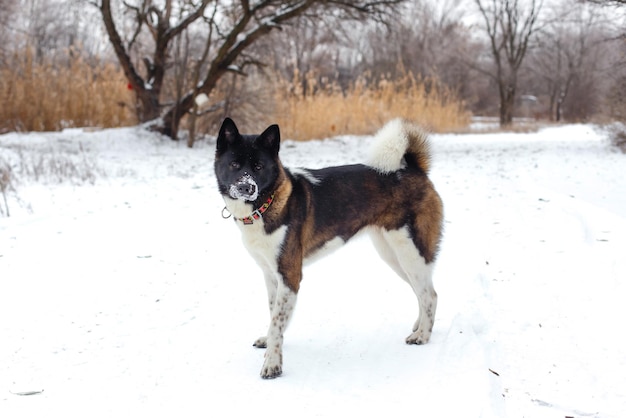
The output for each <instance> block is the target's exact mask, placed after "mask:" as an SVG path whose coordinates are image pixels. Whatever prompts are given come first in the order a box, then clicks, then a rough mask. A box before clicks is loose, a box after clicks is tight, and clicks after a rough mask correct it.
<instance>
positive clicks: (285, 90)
mask: <svg viewBox="0 0 626 418" xmlns="http://www.w3.org/2000/svg"><path fill="white" fill-rule="evenodd" d="M304 3H306V4H307V6H306V7H303V6H302V4H304ZM0 10H1V12H0V133H4V132H9V131H52V130H61V129H65V128H69V127H102V128H106V127H116V126H127V125H134V124H138V123H144V122H148V121H151V120H155V119H159V120H160V121H159V122H155V123H157V124H160V127H159V130H160V131H161V132H163V133H165V134H167V135H169V136H171V137H172V138H178V136H179V132H182V131H184V132H186V133H188V135H189V136H190V137H191V139H189V144H190V145H191V144H192V143H193V138H194V137H195V135H198V134H204V133H208V134H212V135H214V134H215V131H216V129H217V126H218V125H219V122H220V121H221V120H222V118H223V117H224V116H226V115H228V116H232V117H234V118H236V119H237V120H238V124H241V126H242V128H243V129H242V130H246V131H247V130H258V129H260V128H262V127H264V126H265V125H267V124H269V123H279V124H280V125H281V128H282V129H283V131H284V132H285V135H286V136H288V137H290V138H294V139H310V138H325V137H329V136H334V135H340V134H347V133H350V134H367V133H372V132H373V131H375V130H376V129H377V128H378V127H380V126H381V124H382V123H384V122H385V121H387V120H388V119H390V118H393V117H405V118H408V119H412V120H415V121H417V122H420V123H422V124H424V125H426V126H427V127H428V128H429V129H431V130H433V131H436V132H459V131H463V130H464V129H466V128H467V126H468V124H469V122H470V120H471V117H472V116H492V117H496V118H497V119H498V120H499V121H500V124H501V125H502V126H507V125H510V124H511V122H512V120H513V117H515V118H525V120H538V121H553V122H558V121H568V122H572V121H596V122H603V121H612V120H622V121H623V120H624V118H625V116H626V103H625V100H626V65H625V64H626V40H625V39H626V35H625V34H626V30H625V29H624V28H625V27H626V24H625V22H626V21H625V20H624V12H626V5H624V4H623V2H622V1H620V0H616V1H612V0H609V1H601V0H599V1H575V0H552V1H550V0H544V1H543V2H542V1H539V0H528V1H522V0H519V1H517V0H447V1H434V0H412V1H400V0H390V1H376V2H368V1H364V0H359V1H336V2H332V3H329V2H326V1H313V2H302V1H300V2H299V1H282V2H278V1H267V0H264V1H253V0H249V1H245V0H242V1H239V0H193V1H192V0H162V1H157V0H134V1H133V0H128V1H118V0H112V1H109V0H69V1H55V0H0ZM116 34H117V38H116Z"/></svg>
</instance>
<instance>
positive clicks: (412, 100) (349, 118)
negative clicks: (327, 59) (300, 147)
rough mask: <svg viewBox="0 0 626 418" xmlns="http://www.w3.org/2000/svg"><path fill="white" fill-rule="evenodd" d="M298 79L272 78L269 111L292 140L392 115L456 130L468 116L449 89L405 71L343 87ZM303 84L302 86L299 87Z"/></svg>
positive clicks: (371, 124)
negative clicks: (273, 93) (394, 77)
mask: <svg viewBox="0 0 626 418" xmlns="http://www.w3.org/2000/svg"><path fill="white" fill-rule="evenodd" d="M302 81H303V80H302V78H301V77H300V76H299V75H297V74H296V76H295V77H294V80H292V81H291V82H290V83H285V82H279V83H278V84H279V88H278V89H277V98H276V108H275V112H274V120H275V121H276V122H277V123H278V124H279V125H280V126H281V129H282V130H283V131H284V132H285V133H286V136H288V137H289V138H292V139H296V140H307V139H315V138H327V137H331V136H335V135H343V134H354V135H364V134H371V133H373V132H375V131H376V130H378V129H379V128H380V127H381V126H382V125H383V124H384V123H385V122H387V121H389V120H390V119H393V118H397V117H402V118H405V119H408V120H411V121H414V122H417V123H419V124H421V125H422V126H424V127H425V128H426V129H428V130H430V131H432V132H454V131H458V130H460V129H463V128H465V127H467V126H468V124H469V122H470V116H471V115H470V113H469V112H467V111H466V110H465V109H464V105H463V103H462V102H461V101H460V100H459V99H458V98H457V96H456V95H455V94H454V92H453V91H451V90H450V89H448V88H446V87H445V86H442V85H440V84H439V83H438V82H437V81H436V80H432V79H428V80H421V79H418V78H416V77H414V76H413V75H412V74H410V73H407V74H405V76H404V77H403V78H401V79H399V80H393V81H390V80H382V81H380V82H378V83H368V82H366V77H362V78H361V79H359V80H358V81H357V82H356V83H354V84H353V85H352V86H350V87H349V88H348V89H347V90H345V91H342V90H341V89H340V88H339V87H338V85H337V84H336V83H327V85H325V86H320V85H319V84H317V83H316V79H315V78H314V77H313V76H311V75H309V76H307V77H306V83H302ZM303 84H304V85H306V86H307V89H306V90H307V91H303V90H302V88H301V87H300V86H302V85H303Z"/></svg>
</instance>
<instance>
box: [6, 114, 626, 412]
mask: <svg viewBox="0 0 626 418" xmlns="http://www.w3.org/2000/svg"><path fill="white" fill-rule="evenodd" d="M369 140H370V139H369V138H358V137H341V138H335V139H332V140H326V141H317V142H309V143H293V142H285V143H284V144H283V151H282V155H283V160H284V161H285V163H286V164H287V165H291V166H309V167H320V166H324V165H332V164H343V163H351V162H358V161H361V160H362V159H363V158H364V157H363V156H364V153H365V150H366V149H367V145H368V143H369ZM213 145H214V144H213V143H212V142H210V141H207V142H204V143H200V144H199V146H198V147H197V148H195V149H193V150H189V149H187V148H185V147H184V145H183V144H174V143H171V142H169V141H167V140H163V139H160V138H155V137H154V136H153V135H152V134H150V133H147V132H145V131H142V130H141V129H138V128H128V129H115V130H104V131H100V132H83V131H82V130H68V131H65V132H62V133H48V134H26V135H17V134H8V135H3V136H0V164H1V163H2V162H4V163H9V164H11V165H13V174H12V183H13V186H14V188H15V190H13V191H12V190H6V193H5V194H6V195H7V197H8V202H7V203H8V208H9V210H10V212H11V216H10V217H6V206H5V205H4V202H3V201H2V199H1V196H0V207H2V208H3V212H5V214H4V216H0V417H35V416H64V417H86V416H88V417H147V416H153V417H154V416H156V417H161V416H163V417H165V416H168V417H172V416H186V417H196V416H198V417H200V416H202V417H212V416H255V417H264V416H273V417H287V416H289V417H292V416H298V417H314V416H320V417H325V416H363V415H365V414H367V415H366V416H384V417H393V416H420V417H504V416H506V417H565V416H572V417H588V416H591V417H622V416H624V414H626V354H625V351H624V348H623V342H624V339H623V337H622V335H621V332H622V331H619V329H620V328H621V325H620V324H621V323H622V322H623V318H626V304H625V303H624V301H625V300H626V287H625V280H624V279H625V278H626V261H625V260H626V258H625V257H624V249H625V248H626V176H624V169H625V168H626V155H623V154H619V153H617V152H614V151H613V150H611V149H610V147H609V146H608V144H607V141H606V140H605V138H604V135H603V134H602V132H601V131H599V130H596V129H594V128H593V127H591V126H588V125H570V126H562V127H556V128H547V129H543V130H541V131H539V132H538V133H528V134H482V135H479V134H474V135H461V136H453V135H435V136H433V151H434V154H435V161H434V164H433V171H432V178H433V181H434V183H435V185H436V187H437V188H438V190H439V192H440V194H441V195H442V197H443V200H444V203H445V212H446V233H445V239H444V242H443V246H442V251H441V255H440V259H439V264H438V267H437V270H436V273H435V286H436V289H437V291H438V293H439V300H440V304H439V310H438V313H437V314H438V315H437V319H436V322H435V329H434V333H433V337H432V339H431V342H430V343H429V344H427V345H425V346H407V345H405V344H404V337H406V336H407V335H408V334H409V333H410V327H411V325H412V324H413V322H414V320H415V318H416V315H417V302H416V301H415V300H414V296H413V294H412V292H411V291H410V290H409V288H408V286H407V285H406V284H405V283H404V282H402V281H401V280H399V279H397V278H396V277H394V276H393V274H392V273H391V271H390V270H388V268H387V266H386V265H384V263H383V262H382V261H380V260H379V259H378V257H377V256H376V255H375V252H374V250H373V249H372V248H371V246H370V244H369V242H368V241H367V239H365V238H362V239H359V240H357V241H355V242H352V243H351V244H349V245H348V246H346V247H344V248H343V249H341V250H339V251H338V252H336V253H334V254H332V255H331V256H329V257H327V258H325V259H323V260H321V261H319V262H317V263H316V264H313V265H311V266H309V267H307V268H306V269H305V279H304V280H305V281H304V282H303V285H302V288H301V292H300V297H299V301H298V308H297V309H296V314H295V317H294V320H293V322H292V323H291V326H290V328H289V330H288V332H287V335H286V342H285V348H284V356H285V357H284V362H285V363H284V375H283V376H282V377H281V378H279V379H276V380H272V381H264V380H262V379H261V378H260V377H259V371H260V368H261V365H262V357H263V351H261V350H257V349H254V348H253V347H252V342H253V341H254V340H255V339H256V338H257V337H258V336H260V335H261V334H263V332H264V331H265V330H266V326H267V320H268V318H267V316H268V315H267V308H266V302H265V300H266V297H265V287H264V284H263V280H262V278H261V276H260V274H257V267H256V266H255V265H254V263H253V262H252V261H251V259H250V258H249V257H248V255H247V254H246V253H245V251H244V250H243V247H242V245H241V244H240V240H239V232H238V230H237V228H236V226H235V225H234V224H233V222H232V220H224V219H222V217H221V215H220V212H221V209H222V207H223V204H222V201H221V198H220V196H219V195H218V193H217V190H216V186H215V179H214V176H213V173H212V159H213V155H212V154H213ZM20 161H21V163H20ZM51 161H53V162H54V161H56V162H55V163H51ZM20 164H21V165H20ZM37 173H41V174H42V176H43V177H45V179H43V180H42V179H40V180H39V181H36V180H34V178H35V177H36V176H38V175H39V174H37ZM55 176H56V177H55ZM67 177H72V178H73V180H67ZM56 178H65V180H64V181H63V182H61V183H59V182H58V180H56ZM78 178H81V180H78ZM255 276H258V277H255ZM330 289H332V291H330Z"/></svg>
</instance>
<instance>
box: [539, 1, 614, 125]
mask: <svg viewBox="0 0 626 418" xmlns="http://www.w3.org/2000/svg"><path fill="white" fill-rule="evenodd" d="M565 4H567V2H564V3H561V5H565ZM585 6H586V5H584V4H582V3H578V4H573V5H571V4H570V5H569V7H568V8H564V7H560V8H558V9H557V10H555V18H554V19H550V20H551V21H552V23H551V24H550V25H549V26H547V27H545V28H544V29H543V30H542V31H541V33H540V34H539V35H538V40H537V48H536V50H535V51H534V52H532V53H531V55H530V56H529V62H530V65H529V66H528V70H529V72H531V73H533V74H535V75H537V76H538V77H539V79H540V80H541V81H542V84H543V86H541V88H542V90H544V91H547V95H548V99H549V110H550V119H551V120H553V121H560V120H561V118H562V116H563V108H564V106H565V104H566V100H567V99H568V96H569V94H570V92H571V91H572V88H573V87H576V89H577V90H581V88H582V87H583V86H585V85H595V87H596V88H594V89H593V91H599V90H601V89H600V88H599V86H598V84H599V83H598V81H597V80H598V78H599V76H600V72H601V71H600V70H599V68H598V67H600V66H601V63H602V60H601V59H600V57H599V55H603V53H606V52H607V51H606V45H603V44H604V42H603V39H602V38H603V36H604V35H603V34H604V33H605V32H603V31H602V28H603V27H605V26H606V21H605V20H603V19H602V16H601V15H600V14H599V13H598V10H597V8H594V7H585ZM585 95H586V96H587V97H588V99H587V100H586V102H587V104H590V103H591V102H593V99H594V98H593V97H592V96H593V94H591V92H589V91H587V92H586V94H585ZM577 107H578V108H579V111H578V112H576V113H577V114H578V116H581V115H583V114H585V113H586V112H585V110H584V109H583V108H585V106H583V105H582V104H579V105H578V106H577ZM570 108H571V106H570Z"/></svg>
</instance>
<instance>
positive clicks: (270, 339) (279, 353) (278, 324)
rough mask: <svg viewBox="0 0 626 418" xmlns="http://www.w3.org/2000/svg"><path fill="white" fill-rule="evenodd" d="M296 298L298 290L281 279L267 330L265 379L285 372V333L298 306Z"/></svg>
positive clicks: (262, 375) (263, 373)
mask: <svg viewBox="0 0 626 418" xmlns="http://www.w3.org/2000/svg"><path fill="white" fill-rule="evenodd" d="M296 299H297V294H296V292H294V291H293V290H291V289H290V288H289V287H287V286H286V285H285V284H284V282H283V281H282V280H279V281H278V286H277V289H276V299H275V301H274V306H273V308H272V314H271V318H270V327H269V330H268V332H267V349H266V351H265V362H264V363H263V368H262V369H261V377H262V378H264V379H272V378H275V377H278V376H280V375H281V374H282V372H283V335H284V333H285V329H287V325H288V324H289V320H290V319H291V316H292V314H293V310H294V308H295V307H296Z"/></svg>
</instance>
